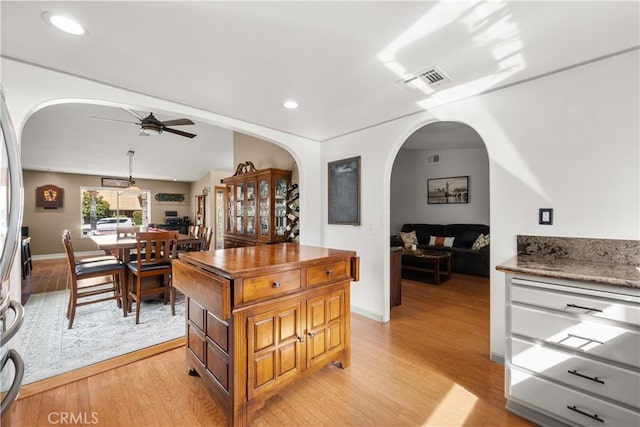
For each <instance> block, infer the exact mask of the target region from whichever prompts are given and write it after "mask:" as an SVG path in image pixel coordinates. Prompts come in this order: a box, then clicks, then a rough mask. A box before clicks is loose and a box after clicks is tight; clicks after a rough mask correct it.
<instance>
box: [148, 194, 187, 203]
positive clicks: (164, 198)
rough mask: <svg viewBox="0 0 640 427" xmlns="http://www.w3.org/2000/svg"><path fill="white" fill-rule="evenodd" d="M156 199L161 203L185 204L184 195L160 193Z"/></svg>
mask: <svg viewBox="0 0 640 427" xmlns="http://www.w3.org/2000/svg"><path fill="white" fill-rule="evenodd" d="M154 198H155V199H156V200H157V201H159V202H184V194H178V193H158V194H156V195H155V196H154Z"/></svg>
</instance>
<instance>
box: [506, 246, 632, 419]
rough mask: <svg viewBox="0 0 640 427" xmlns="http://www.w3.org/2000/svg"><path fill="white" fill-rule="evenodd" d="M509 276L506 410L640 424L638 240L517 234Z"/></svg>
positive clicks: (538, 416) (533, 416) (530, 416)
mask: <svg viewBox="0 0 640 427" xmlns="http://www.w3.org/2000/svg"><path fill="white" fill-rule="evenodd" d="M517 239H518V240H517V244H518V255H517V256H516V257H514V258H512V259H510V260H508V261H506V262H504V263H503V264H501V265H498V266H497V267H496V268H497V269H498V270H499V271H503V272H505V273H506V285H507V288H506V293H505V294H506V322H505V329H506V340H507V342H506V351H505V362H506V363H505V368H506V372H505V395H506V398H507V409H509V410H511V411H512V412H515V413H517V414H519V415H521V416H523V417H525V418H528V419H530V420H532V421H534V422H536V423H538V424H541V425H604V426H630V425H640V241H636V240H613V239H586V238H566V237H544V236H518V238H517Z"/></svg>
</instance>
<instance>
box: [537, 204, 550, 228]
mask: <svg viewBox="0 0 640 427" xmlns="http://www.w3.org/2000/svg"><path fill="white" fill-rule="evenodd" d="M538 224H541V225H553V209H551V208H540V210H539V211H538Z"/></svg>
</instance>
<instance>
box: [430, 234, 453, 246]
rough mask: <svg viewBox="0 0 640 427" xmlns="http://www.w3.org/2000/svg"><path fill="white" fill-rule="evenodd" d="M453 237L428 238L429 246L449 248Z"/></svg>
mask: <svg viewBox="0 0 640 427" xmlns="http://www.w3.org/2000/svg"><path fill="white" fill-rule="evenodd" d="M454 239H455V237H442V236H429V246H441V247H445V248H450V247H452V246H453V240H454Z"/></svg>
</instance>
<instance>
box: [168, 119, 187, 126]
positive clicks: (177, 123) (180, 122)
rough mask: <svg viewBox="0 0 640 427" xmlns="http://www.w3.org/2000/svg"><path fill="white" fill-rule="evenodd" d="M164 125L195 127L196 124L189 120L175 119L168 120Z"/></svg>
mask: <svg viewBox="0 0 640 427" xmlns="http://www.w3.org/2000/svg"><path fill="white" fill-rule="evenodd" d="M162 124H163V125H165V126H181V125H194V124H195V123H193V122H192V121H191V120H189V119H175V120H167V121H165V122H162Z"/></svg>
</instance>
